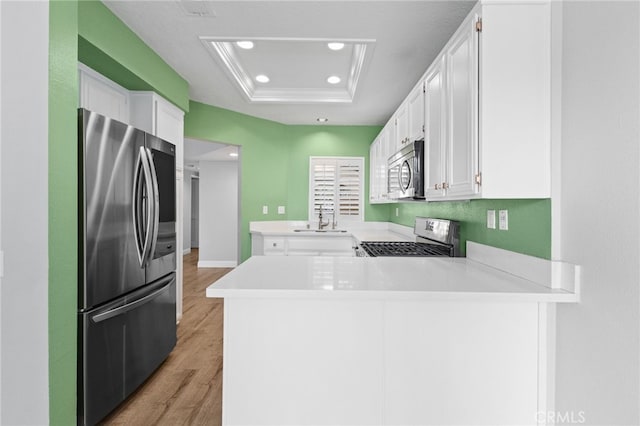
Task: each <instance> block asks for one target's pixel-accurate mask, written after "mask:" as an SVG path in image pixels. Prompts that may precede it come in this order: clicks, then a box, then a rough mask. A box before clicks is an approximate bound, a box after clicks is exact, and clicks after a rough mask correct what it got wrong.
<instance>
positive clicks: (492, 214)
mask: <svg viewBox="0 0 640 426" xmlns="http://www.w3.org/2000/svg"><path fill="white" fill-rule="evenodd" d="M487 228H489V229H496V211H495V210H487Z"/></svg>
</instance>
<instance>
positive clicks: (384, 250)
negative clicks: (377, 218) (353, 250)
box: [360, 241, 453, 257]
mask: <svg viewBox="0 0 640 426" xmlns="http://www.w3.org/2000/svg"><path fill="white" fill-rule="evenodd" d="M360 245H361V247H362V248H363V249H364V250H365V251H366V252H367V254H369V256H371V257H380V256H415V257H419V256H422V257H425V256H452V255H453V254H452V252H451V248H450V247H447V246H444V245H437V244H427V243H417V242H410V241H402V242H400V241H397V242H396V241H380V242H377V241H366V242H363V243H361V244H360Z"/></svg>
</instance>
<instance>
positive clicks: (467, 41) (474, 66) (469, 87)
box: [445, 20, 478, 197]
mask: <svg viewBox="0 0 640 426" xmlns="http://www.w3.org/2000/svg"><path fill="white" fill-rule="evenodd" d="M445 58H446V59H445V61H446V66H447V87H448V116H449V120H448V121H449V127H448V129H447V130H448V140H449V146H448V152H447V179H446V181H445V187H446V189H447V197H459V196H463V195H464V196H469V195H473V194H476V193H477V192H478V186H477V185H476V183H475V176H476V174H477V173H478V124H477V117H478V112H477V106H478V37H477V32H476V29H475V20H470V21H469V23H468V24H467V25H466V27H463V28H462V29H461V31H460V32H458V33H457V34H456V35H455V36H454V38H453V39H452V41H451V44H450V47H449V48H448V49H447V51H446V52H445Z"/></svg>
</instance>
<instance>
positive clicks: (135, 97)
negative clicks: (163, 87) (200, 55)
mask: <svg viewBox="0 0 640 426" xmlns="http://www.w3.org/2000/svg"><path fill="white" fill-rule="evenodd" d="M130 96H131V124H132V125H133V126H135V127H137V128H139V129H142V130H144V131H145V132H148V133H151V134H152V135H155V136H158V137H159V138H162V139H164V140H167V141H169V142H171V143H173V144H174V145H175V146H176V169H178V170H183V168H184V164H183V152H184V148H183V145H184V112H182V110H181V109H180V108H178V107H176V106H175V105H173V104H172V103H171V102H169V101H167V100H166V99H164V98H163V97H161V96H159V95H158V94H156V93H154V92H131V95H130Z"/></svg>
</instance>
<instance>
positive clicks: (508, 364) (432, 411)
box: [383, 302, 538, 425]
mask: <svg viewBox="0 0 640 426" xmlns="http://www.w3.org/2000/svg"><path fill="white" fill-rule="evenodd" d="M384 318H385V329H384V336H385V345H384V347H385V354H384V359H385V366H386V368H385V374H384V383H385V397H386V398H385V407H384V408H385V409H384V413H385V419H384V421H383V424H388V425H399V424H403V425H405V424H406V425H409V424H412V425H416V424H420V425H426V424H430V425H462V424H464V425H471V424H474V425H480V424H487V425H488V424H491V425H516V424H517V425H535V424H536V416H535V413H536V411H537V408H538V405H537V402H538V399H537V388H538V340H537V335H538V306H537V305H536V304H533V303H529V304H525V303H522V304H505V303H473V302H455V303H453V302H452V303H447V302H433V303H423V302H414V303H412V302H387V303H386V309H385V313H384Z"/></svg>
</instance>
